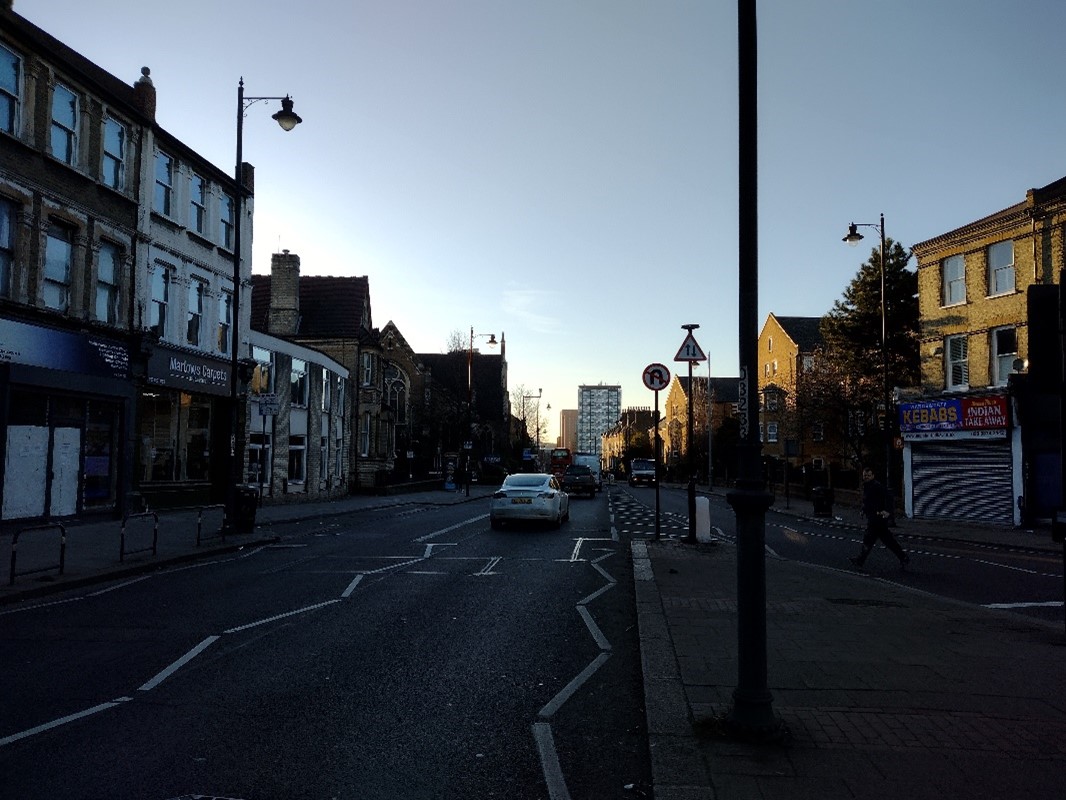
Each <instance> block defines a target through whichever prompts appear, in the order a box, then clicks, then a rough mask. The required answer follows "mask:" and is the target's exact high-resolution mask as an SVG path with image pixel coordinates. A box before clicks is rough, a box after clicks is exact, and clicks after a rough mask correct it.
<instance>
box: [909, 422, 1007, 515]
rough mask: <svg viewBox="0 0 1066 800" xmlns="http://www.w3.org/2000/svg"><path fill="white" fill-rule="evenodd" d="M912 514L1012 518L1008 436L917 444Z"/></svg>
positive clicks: (914, 458)
mask: <svg viewBox="0 0 1066 800" xmlns="http://www.w3.org/2000/svg"><path fill="white" fill-rule="evenodd" d="M912 458H913V460H912V462H911V464H912V476H913V480H914V515H915V516H916V517H929V518H934V519H937V518H943V519H974V520H983V521H986V522H1001V523H1006V524H1011V523H1013V522H1014V489H1013V483H1012V471H1011V448H1010V442H1009V441H1006V442H1003V441H1000V442H994V443H993V442H981V441H957V442H952V443H950V444H944V443H937V444H932V443H923V444H920V445H919V444H915V445H914V446H913V450H912Z"/></svg>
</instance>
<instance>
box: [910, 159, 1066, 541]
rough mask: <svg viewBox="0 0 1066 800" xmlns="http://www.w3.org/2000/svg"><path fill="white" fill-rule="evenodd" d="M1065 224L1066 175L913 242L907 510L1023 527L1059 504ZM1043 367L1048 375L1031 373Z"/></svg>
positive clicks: (922, 515) (920, 513)
mask: <svg viewBox="0 0 1066 800" xmlns="http://www.w3.org/2000/svg"><path fill="white" fill-rule="evenodd" d="M1064 226H1066V178H1064V179H1060V180H1058V181H1056V182H1054V183H1052V184H1049V185H1047V186H1044V187H1042V188H1039V189H1030V190H1029V191H1028V192H1027V193H1026V196H1025V199H1024V200H1023V201H1021V202H1018V203H1015V204H1014V205H1011V206H1008V207H1007V208H1004V209H1002V210H1000V211H997V212H996V213H994V214H991V215H989V216H987V217H984V218H982V219H979V220H976V221H974V222H972V223H969V224H967V225H964V226H962V227H960V228H957V229H955V230H953V231H949V232H947V233H945V234H942V235H940V236H937V237H934V238H932V239H929V240H927V241H924V242H921V243H919V244H917V245H915V247H914V254H915V256H916V257H917V260H918V291H919V307H920V320H921V321H920V337H921V340H920V347H921V375H922V385H921V389H920V391H919V392H916V393H913V395H909V396H907V397H904V398H902V402H901V403H900V428H901V433H902V439H903V448H904V478H905V481H906V483H905V501H906V507H907V513H908V515H915V516H921V517H934V518H935V517H946V518H972V519H982V520H988V521H998V522H1008V523H1009V522H1013V523H1014V524H1021V523H1022V521H1023V519H1026V518H1035V517H1045V516H1050V515H1051V513H1052V512H1053V510H1054V509H1055V508H1057V507H1058V506H1059V505H1060V503H1061V492H1060V488H1061V481H1060V478H1059V474H1060V473H1059V467H1058V465H1059V460H1060V456H1059V446H1060V443H1061V434H1060V431H1059V427H1058V419H1057V418H1058V414H1057V413H1055V405H1056V404H1057V397H1058V395H1059V392H1060V391H1061V360H1062V359H1061V348H1060V347H1057V346H1056V345H1057V342H1058V329H1057V327H1058V320H1057V318H1056V313H1057V308H1056V307H1057V300H1058V290H1057V287H1056V284H1057V283H1058V282H1059V280H1060V275H1061V271H1062V269H1063V267H1064V266H1066V261H1064V246H1063V238H1064V235H1063V230H1064ZM1049 292H1050V309H1049V313H1045V314H1043V315H1040V313H1039V312H1040V310H1041V309H1042V308H1043V309H1047V307H1048V306H1047V299H1048V298H1049V294H1048V293H1049ZM1031 356H1032V362H1033V363H1032V365H1030V363H1029V361H1030V357H1031ZM1030 366H1032V369H1030ZM1038 367H1040V368H1042V369H1043V370H1044V371H1045V372H1044V374H1045V376H1047V375H1050V380H1044V379H1041V380H1031V379H1037V378H1040V375H1039V374H1038V372H1039V370H1038ZM1023 422H1024V423H1025V424H1023Z"/></svg>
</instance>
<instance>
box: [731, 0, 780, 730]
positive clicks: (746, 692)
mask: <svg viewBox="0 0 1066 800" xmlns="http://www.w3.org/2000/svg"><path fill="white" fill-rule="evenodd" d="M756 23H757V20H756V13H755V0H739V2H738V4H737V34H738V36H737V67H738V69H737V84H738V90H739V91H738V95H739V97H738V100H739V102H738V104H737V112H738V113H737V120H738V133H739V136H738V137H737V140H738V159H737V162H738V184H739V191H738V198H737V200H738V223H739V225H738V234H739V236H738V240H739V241H738V248H737V256H738V258H737V270H738V281H737V300H738V303H737V304H738V312H739V313H738V338H739V344H740V347H739V355H740V358H739V363H740V384H739V386H738V387H737V388H738V390H739V393H738V403H737V405H738V406H739V411H740V444H739V446H738V447H737V451H738V456H739V462H740V463H739V467H740V468H739V471H738V477H737V482H736V485H735V486H734V487H733V489H732V490H731V491H730V492H729V494H728V495H727V496H726V499H727V500H728V501H729V505H730V506H732V507H733V511H734V512H735V513H736V518H737V530H736V532H737V688H736V689H735V690H734V691H733V706H732V708H731V709H730V711H729V714H728V716H727V718H726V724H727V726H728V727H729V728H730V729H731V730H732V731H733V732H734V733H735V734H736V735H738V736H741V737H743V738H746V739H754V740H756V741H768V740H774V739H779V738H780V737H781V736H782V735H783V732H784V726H783V723H782V722H781V720H780V719H779V718H778V717H777V715H776V714H774V711H773V695H772V694H771V692H770V689H769V687H768V685H767V670H766V656H767V653H766V553H765V548H766V511H767V509H769V508H770V504H771V502H772V498H771V497H770V494H769V493H768V492H767V491H766V486H765V483H764V482H763V477H762V463H761V449H762V445H761V444H760V442H759V404H758V401H757V400H756V397H757V395H758V374H757V373H758V370H757V366H758V363H759V331H758V326H759V171H758V162H759V149H758V140H759V126H758V62H759V60H758V41H757V40H758V36H757V24H756Z"/></svg>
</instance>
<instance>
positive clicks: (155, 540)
mask: <svg viewBox="0 0 1066 800" xmlns="http://www.w3.org/2000/svg"><path fill="white" fill-rule="evenodd" d="M147 517H151V518H152V520H153V523H152V545H151V547H142V548H140V549H138V550H127V549H126V525H127V523H128V522H129V521H130V520H131V519H141V518H147ZM158 545H159V515H158V514H157V513H156V512H154V511H142V512H140V513H137V514H127V515H126V516H125V517H123V518H122V532H121V535H120V536H119V550H118V560H119V561H125V560H126V556H132V555H134V554H136V553H147V552H148V551H151V552H152V555H153V556H154V555H155V554H156V550H157V547H158Z"/></svg>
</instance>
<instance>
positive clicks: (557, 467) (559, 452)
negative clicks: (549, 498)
mask: <svg viewBox="0 0 1066 800" xmlns="http://www.w3.org/2000/svg"><path fill="white" fill-rule="evenodd" d="M548 459H549V462H550V466H549V471H550V472H551V474H552V475H554V476H556V477H560V476H561V475H562V474H563V473H564V472H566V468H567V467H569V466H570V465H571V464H573V463H574V455H573V453H571V452H570V448H568V447H556V448H554V449H553V450H552V451H551V453H549V455H548Z"/></svg>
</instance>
